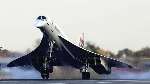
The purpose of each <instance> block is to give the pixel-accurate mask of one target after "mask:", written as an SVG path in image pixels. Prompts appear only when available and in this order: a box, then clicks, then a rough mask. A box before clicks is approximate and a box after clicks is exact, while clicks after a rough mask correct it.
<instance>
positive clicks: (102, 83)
mask: <svg viewBox="0 0 150 84" xmlns="http://www.w3.org/2000/svg"><path fill="white" fill-rule="evenodd" d="M0 84H150V81H149V80H1V81H0Z"/></svg>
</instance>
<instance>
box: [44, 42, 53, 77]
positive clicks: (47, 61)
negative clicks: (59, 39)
mask: <svg viewBox="0 0 150 84" xmlns="http://www.w3.org/2000/svg"><path fill="white" fill-rule="evenodd" d="M53 44H54V42H50V44H49V49H48V52H47V54H48V55H47V56H43V60H44V62H43V70H42V71H41V77H42V78H43V79H49V73H52V72H53V63H54V57H52V52H53V51H52V50H53Z"/></svg>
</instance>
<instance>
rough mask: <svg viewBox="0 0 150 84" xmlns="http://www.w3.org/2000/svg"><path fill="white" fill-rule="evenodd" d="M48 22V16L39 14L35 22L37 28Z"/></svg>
mask: <svg viewBox="0 0 150 84" xmlns="http://www.w3.org/2000/svg"><path fill="white" fill-rule="evenodd" d="M46 23H47V18H46V17H45V16H38V17H37V19H36V20H35V22H34V26H35V27H37V28H40V27H43V26H44V25H45V24H46Z"/></svg>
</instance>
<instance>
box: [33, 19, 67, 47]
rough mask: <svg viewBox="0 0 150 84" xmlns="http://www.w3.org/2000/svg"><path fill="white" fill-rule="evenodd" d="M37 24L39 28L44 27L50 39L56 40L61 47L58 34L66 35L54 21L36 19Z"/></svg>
mask: <svg viewBox="0 0 150 84" xmlns="http://www.w3.org/2000/svg"><path fill="white" fill-rule="evenodd" d="M35 26H36V27H37V28H43V30H44V31H45V32H46V34H47V35H48V37H49V39H51V40H52V41H54V42H56V45H57V46H59V47H61V41H60V39H59V37H58V36H62V37H64V36H65V35H63V33H62V31H60V29H59V28H58V27H57V26H56V25H55V24H54V23H52V22H49V21H46V20H36V23H35ZM64 38H65V37H64Z"/></svg>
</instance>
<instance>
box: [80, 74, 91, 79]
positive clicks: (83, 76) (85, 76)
mask: <svg viewBox="0 0 150 84" xmlns="http://www.w3.org/2000/svg"><path fill="white" fill-rule="evenodd" d="M82 79H83V80H89V79H90V72H82Z"/></svg>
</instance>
